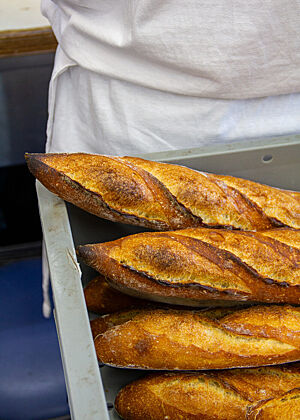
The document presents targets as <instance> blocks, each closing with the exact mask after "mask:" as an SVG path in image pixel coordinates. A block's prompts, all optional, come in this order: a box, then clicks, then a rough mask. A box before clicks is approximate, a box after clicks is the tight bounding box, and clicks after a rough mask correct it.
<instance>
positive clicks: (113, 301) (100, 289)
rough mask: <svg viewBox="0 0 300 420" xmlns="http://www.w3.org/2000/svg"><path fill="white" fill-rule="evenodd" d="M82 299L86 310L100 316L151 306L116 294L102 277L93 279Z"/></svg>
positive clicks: (124, 295) (146, 302)
mask: <svg viewBox="0 0 300 420" xmlns="http://www.w3.org/2000/svg"><path fill="white" fill-rule="evenodd" d="M84 297H85V302H86V306H87V309H88V310H89V311H91V312H95V313H97V314H101V315H104V314H110V313H113V312H117V311H122V310H125V309H131V308H141V307H142V308H143V307H145V306H149V305H151V302H148V301H145V300H143V299H137V298H134V297H132V296H129V295H126V294H124V293H120V292H118V291H117V290H116V289H115V288H113V287H111V286H110V285H109V284H108V283H107V281H106V279H105V277H103V276H97V277H95V278H94V279H92V280H91V281H90V282H89V283H88V284H87V285H86V287H85V288H84Z"/></svg>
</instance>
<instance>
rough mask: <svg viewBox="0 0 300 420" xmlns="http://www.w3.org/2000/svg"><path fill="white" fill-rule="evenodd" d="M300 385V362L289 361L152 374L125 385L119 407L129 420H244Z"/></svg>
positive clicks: (118, 409) (118, 398)
mask: <svg viewBox="0 0 300 420" xmlns="http://www.w3.org/2000/svg"><path fill="white" fill-rule="evenodd" d="M299 385H300V371H299V366H288V365H287V366H281V367H264V368H257V369H235V370H227V371H221V372H215V373H211V372H210V373H205V374H204V373H166V374H152V375H148V376H146V377H145V378H142V379H139V380H137V381H134V382H132V383H131V384H129V385H127V386H125V387H124V388H123V389H121V391H120V392H119V394H118V396H117V398H116V401H115V408H116V410H117V412H118V413H119V415H120V416H121V417H122V418H123V419H125V420H145V419H155V420H165V419H166V418H167V419H169V420H182V419H186V420H190V419H195V420H196V419H205V420H240V419H244V418H245V415H246V410H247V408H248V407H249V406H251V405H252V404H253V403H256V402H257V401H259V400H261V399H266V398H274V397H280V396H282V395H283V394H284V393H285V392H287V391H289V390H290V389H293V388H295V387H297V386H299ZM281 418H282V419H283V418H284V417H281ZM278 419H279V417H278Z"/></svg>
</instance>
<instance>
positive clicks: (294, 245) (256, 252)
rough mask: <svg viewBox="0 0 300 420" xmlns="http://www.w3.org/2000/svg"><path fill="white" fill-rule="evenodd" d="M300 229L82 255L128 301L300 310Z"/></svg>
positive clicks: (211, 232) (168, 239) (158, 242)
mask: <svg viewBox="0 0 300 420" xmlns="http://www.w3.org/2000/svg"><path fill="white" fill-rule="evenodd" d="M299 242H300V229H288V228H285V229H275V230H270V231H262V232H242V231H230V230H225V229H204V228H191V229H184V230H177V231H173V232H146V233H139V234H135V235H130V236H127V237H124V238H121V239H118V240H115V241H112V242H106V243H100V244H93V245H85V246H80V247H79V248H78V255H79V256H80V257H81V259H82V260H83V261H84V262H85V263H86V264H88V265H90V266H91V267H93V268H95V269H96V270H98V271H99V272H100V273H101V274H103V275H105V276H106V277H107V279H108V281H109V282H110V284H111V285H112V286H113V287H115V288H117V289H118V290H119V291H122V292H124V293H127V294H131V295H135V296H138V297H140V298H144V299H149V300H156V301H160V302H165V303H169V304H179V305H185V306H209V304H210V303H211V302H212V301H215V302H216V303H217V304H222V303H224V302H227V304H230V302H231V305H232V302H248V303H249V302H252V303H253V302H266V303H292V304H300V249H299Z"/></svg>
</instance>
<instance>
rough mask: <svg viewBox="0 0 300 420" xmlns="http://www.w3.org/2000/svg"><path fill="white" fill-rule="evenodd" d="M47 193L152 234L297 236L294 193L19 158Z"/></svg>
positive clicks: (104, 165)
mask: <svg viewBox="0 0 300 420" xmlns="http://www.w3.org/2000/svg"><path fill="white" fill-rule="evenodd" d="M26 160H27V164H28V167H29V169H30V171H31V172H32V173H33V175H34V176H35V177H36V178H37V179H39V180H40V181H41V182H42V184H44V185H45V186H46V187H47V188H48V189H49V190H50V191H52V192H53V193H55V194H57V195H58V196H60V197H61V198H63V199H64V200H66V201H69V202H71V203H73V204H75V205H77V206H78V207H80V208H82V209H84V210H86V211H88V212H90V213H92V214H95V215H97V216H100V217H103V218H105V219H109V220H113V221H117V222H123V223H128V224H134V225H140V226H144V227H147V228H151V229H154V230H170V229H183V228H186V227H193V226H195V227H196V226H206V227H216V226H217V227H219V226H221V227H222V226H223V227H226V228H234V229H241V230H265V229H269V228H272V227H276V226H290V227H294V228H300V193H298V192H293V191H287V190H281V189H277V188H273V187H269V186H266V185H262V184H259V183H256V182H252V181H247V180H243V179H240V178H235V177H230V176H221V175H214V174H208V173H205V172H199V171H195V170H192V169H189V168H186V167H183V166H178V165H172V164H165V163H159V162H152V161H148V160H144V159H140V158H134V157H114V156H102V155H91V154H84V153H73V154H66V153H61V154H57V153H53V154H26Z"/></svg>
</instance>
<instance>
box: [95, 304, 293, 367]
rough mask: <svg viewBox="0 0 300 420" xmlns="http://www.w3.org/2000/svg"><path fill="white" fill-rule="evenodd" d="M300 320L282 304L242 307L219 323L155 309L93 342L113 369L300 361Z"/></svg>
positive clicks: (232, 365)
mask: <svg viewBox="0 0 300 420" xmlns="http://www.w3.org/2000/svg"><path fill="white" fill-rule="evenodd" d="M274 313H275V316H274ZM235 317H236V318H237V320H238V322H237V323H235V319H234V318H235ZM228 319H229V321H228ZM299 322H300V308H293V307H289V306H287V305H286V306H270V307H266V306H259V307H255V308H248V309H243V310H240V311H236V312H234V313H233V314H230V315H228V318H227V316H225V317H223V318H221V319H220V320H219V321H215V320H212V319H209V318H206V317H205V316H204V315H201V314H199V313H197V312H195V311H194V312H193V311H183V310H182V311H170V310H161V309H157V310H153V311H149V312H146V313H141V314H139V315H136V316H135V317H134V318H133V319H132V320H129V321H127V322H125V323H124V324H121V325H117V326H115V327H113V328H110V329H108V330H107V331H106V332H105V333H104V334H101V335H98V336H97V337H96V338H95V341H94V343H95V348H96V353H97V356H98V358H99V360H100V361H101V362H102V363H105V364H108V365H111V366H116V367H127V368H139V369H160V370H175V369H178V370H200V369H222V368H224V369H225V368H233V367H255V366H263V365H272V364H279V363H285V362H292V361H297V360H300V344H299V337H300V327H299V325H300V323H299ZM234 325H236V327H234ZM241 331H242V332H241Z"/></svg>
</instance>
